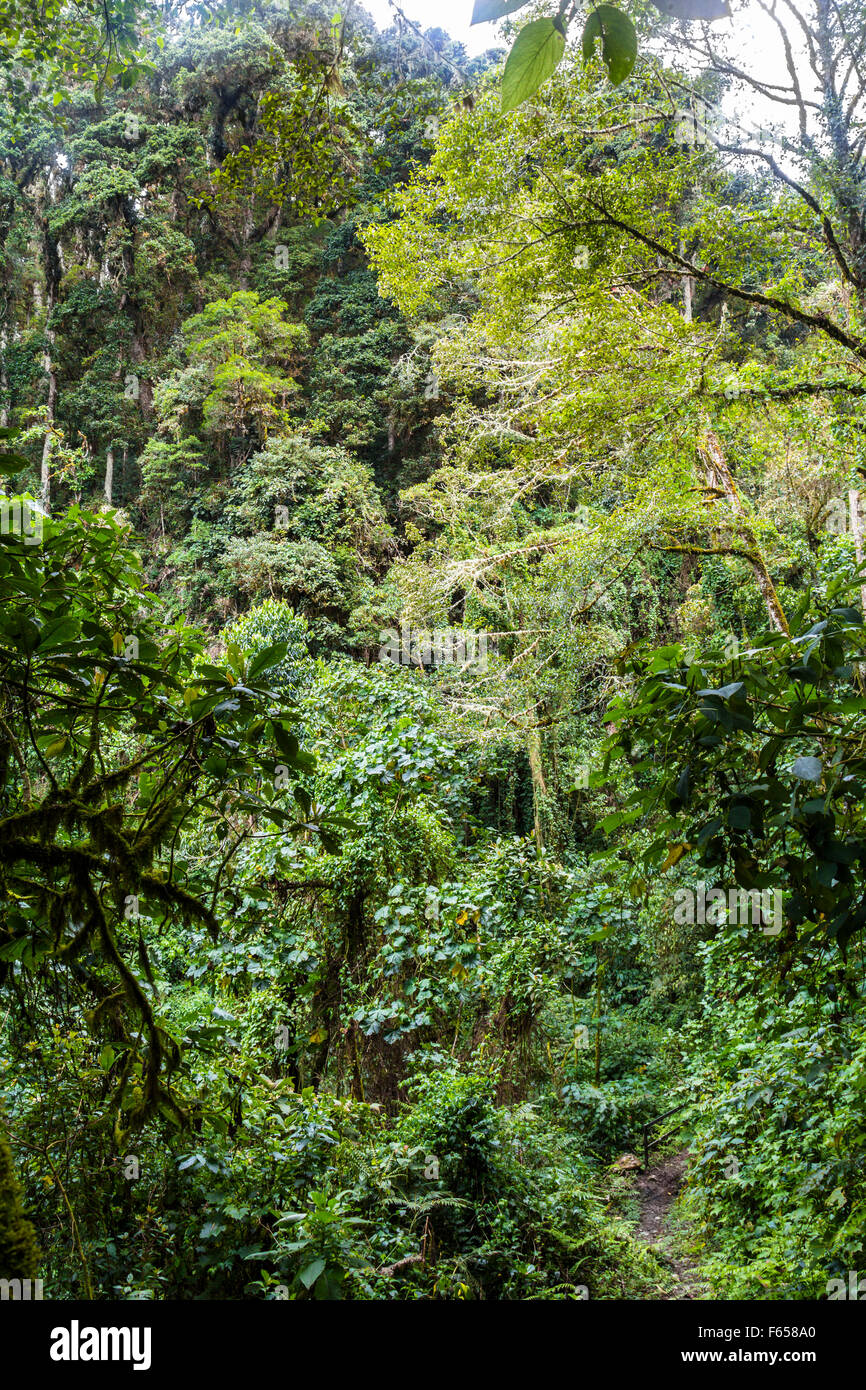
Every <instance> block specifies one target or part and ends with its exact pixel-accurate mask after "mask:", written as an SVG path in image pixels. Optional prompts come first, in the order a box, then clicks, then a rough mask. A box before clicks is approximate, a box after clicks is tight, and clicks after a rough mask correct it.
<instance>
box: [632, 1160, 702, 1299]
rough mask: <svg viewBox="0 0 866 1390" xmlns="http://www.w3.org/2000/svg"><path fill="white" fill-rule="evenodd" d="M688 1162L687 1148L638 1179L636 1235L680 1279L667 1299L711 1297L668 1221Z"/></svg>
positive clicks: (694, 1264) (657, 1164)
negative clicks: (638, 1204) (638, 1210)
mask: <svg viewBox="0 0 866 1390" xmlns="http://www.w3.org/2000/svg"><path fill="white" fill-rule="evenodd" d="M688 1161H689V1154H688V1150H687V1149H683V1150H682V1152H681V1153H677V1154H669V1155H668V1157H667V1158H663V1159H662V1160H661V1162H660V1163H656V1164H654V1165H653V1167H651V1168H648V1169H647V1170H646V1172H643V1173H638V1175H637V1178H636V1190H637V1197H638V1201H639V1203H640V1216H639V1218H638V1225H637V1232H636V1234H637V1235H638V1236H639V1237H640V1239H641V1240H643V1241H645V1242H646V1244H647V1245H651V1246H652V1247H653V1248H654V1250H655V1251H656V1254H658V1255H659V1256H660V1257H661V1258H662V1259H663V1260H664V1262H665V1264H667V1265H668V1266H669V1267H670V1269H671V1271H672V1273H673V1274H674V1276H675V1278H676V1284H675V1286H674V1288H673V1289H672V1290H671V1292H670V1293H668V1294H664V1295H662V1297H663V1298H664V1299H667V1300H670V1299H686V1298H688V1299H700V1298H705V1297H706V1296H707V1294H706V1289H705V1285H704V1283H703V1281H702V1279H701V1277H700V1275H699V1273H698V1267H697V1265H696V1263H695V1261H694V1260H693V1259H691V1258H690V1257H689V1256H688V1255H686V1254H684V1253H683V1250H682V1248H681V1246H682V1241H681V1238H680V1237H679V1234H678V1233H677V1232H674V1231H671V1230H670V1229H669V1222H668V1219H669V1216H670V1211H671V1208H672V1206H673V1204H674V1202H675V1201H676V1199H677V1195H678V1193H679V1190H680V1188H681V1187H682V1182H683V1175H684V1173H685V1171H686V1166H687V1164H688Z"/></svg>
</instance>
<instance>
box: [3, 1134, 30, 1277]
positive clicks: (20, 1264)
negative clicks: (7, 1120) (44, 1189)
mask: <svg viewBox="0 0 866 1390" xmlns="http://www.w3.org/2000/svg"><path fill="white" fill-rule="evenodd" d="M38 1272H39V1247H38V1246H37V1244H36V1232H35V1231H34V1230H33V1227H32V1226H31V1224H30V1222H29V1221H27V1220H26V1219H25V1216H24V1213H23V1211H22V1210H21V1189H20V1187H19V1186H18V1182H17V1180H16V1178H15V1170H14V1168H13V1166H12V1150H11V1149H10V1147H9V1140H8V1139H7V1137H6V1131H5V1129H4V1127H3V1121H2V1112H0V1279H35V1278H36V1276H37V1274H38Z"/></svg>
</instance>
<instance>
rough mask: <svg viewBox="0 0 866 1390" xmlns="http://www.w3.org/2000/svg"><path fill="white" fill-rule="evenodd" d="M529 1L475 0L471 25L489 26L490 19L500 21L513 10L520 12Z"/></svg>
mask: <svg viewBox="0 0 866 1390" xmlns="http://www.w3.org/2000/svg"><path fill="white" fill-rule="evenodd" d="M528 3H529V0H475V4H474V6H473V8H472V19H471V21H470V22H471V23H472V24H489V23H490V21H491V20H492V19H502V18H503V16H505V15H507V14H513V13H514V11H515V10H522V9H523V6H524V5H526V4H528Z"/></svg>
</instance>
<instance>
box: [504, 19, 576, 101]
mask: <svg viewBox="0 0 866 1390" xmlns="http://www.w3.org/2000/svg"><path fill="white" fill-rule="evenodd" d="M564 52H565V34H564V32H563V30H562V29H561V28H559V27H558V25H557V22H556V21H555V20H553V19H534V20H533V21H532V23H531V24H527V25H526V27H525V28H523V29H521V31H520V33H519V34H518V35H517V38H516V39H515V41H514V46H513V48H512V49H511V52H510V53H509V55H508V62H507V63H506V64H505V72H504V73H503V74H502V109H503V111H514V110H515V108H516V107H518V106H519V105H520V103H521V102H523V101H526V99H527V97H531V96H532V94H533V93H534V92H537V91H538V89H539V87H540V86H541V84H542V82H546V81H547V79H548V77H549V76H550V74H551V73H552V72H553V71H554V69H555V68H556V67H557V65H558V64H559V63H560V62H561V60H562V55H563V53H564Z"/></svg>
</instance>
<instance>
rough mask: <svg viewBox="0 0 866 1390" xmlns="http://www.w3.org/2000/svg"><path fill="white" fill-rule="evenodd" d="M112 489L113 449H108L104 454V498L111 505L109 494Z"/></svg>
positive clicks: (110, 494)
mask: <svg viewBox="0 0 866 1390" xmlns="http://www.w3.org/2000/svg"><path fill="white" fill-rule="evenodd" d="M113 491H114V449H109V450H108V453H107V454H106V455H105V500H106V502H107V503H108V505H109V507H110V506H111V496H112V493H113Z"/></svg>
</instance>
